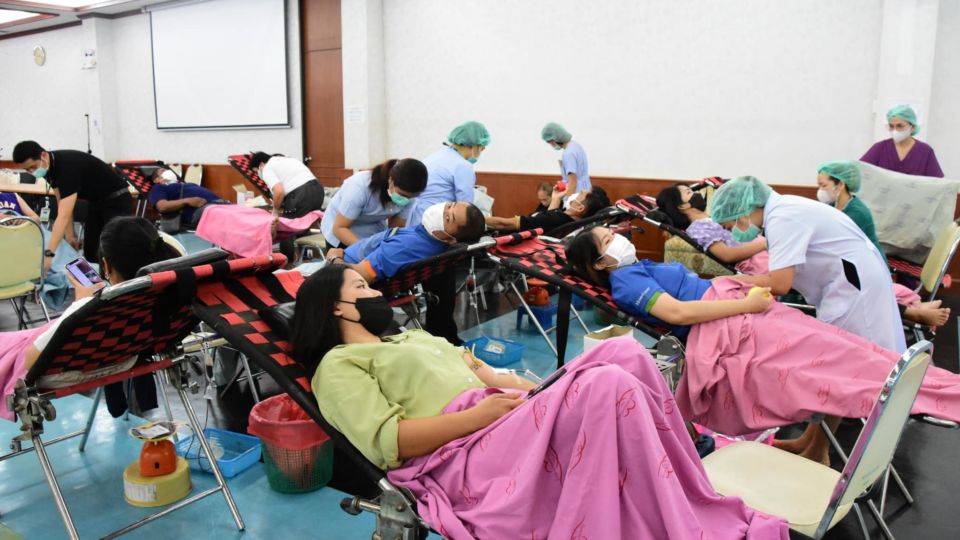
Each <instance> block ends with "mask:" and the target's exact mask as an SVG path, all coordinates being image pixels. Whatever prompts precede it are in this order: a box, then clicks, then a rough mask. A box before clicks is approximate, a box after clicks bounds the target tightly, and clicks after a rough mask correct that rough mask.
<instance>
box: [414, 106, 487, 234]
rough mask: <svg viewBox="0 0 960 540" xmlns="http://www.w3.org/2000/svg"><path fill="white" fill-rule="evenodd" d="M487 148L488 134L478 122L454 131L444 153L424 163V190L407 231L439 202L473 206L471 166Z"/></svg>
mask: <svg viewBox="0 0 960 540" xmlns="http://www.w3.org/2000/svg"><path fill="white" fill-rule="evenodd" d="M489 144H490V132H489V131H487V128H486V127H485V126H484V125H483V124H481V123H480V122H474V121H470V122H465V123H463V124H460V125H459V126H457V127H455V128H453V131H451V132H450V135H448V136H447V142H445V143H444V147H445V148H443V149H441V150H439V151H437V152H435V153H434V154H431V155H430V156H429V157H427V159H425V160H423V164H424V165H426V166H427V174H428V176H427V189H426V190H424V192H423V193H422V194H420V196H419V197H417V200H416V201H415V202H414V203H413V209H412V210H411V211H410V217H409V218H408V219H407V227H416V226H417V225H419V224H420V220H421V219H422V217H421V216H423V212H424V211H425V210H426V209H427V208H430V207H431V206H433V205H434V204H437V203H441V202H468V203H471V204H472V203H473V188H474V186H475V185H476V184H477V174H476V173H475V172H474V171H473V164H474V163H476V162H477V159H478V158H479V157H480V154H482V153H483V151H484V150H485V149H486V148H487V146H488V145H489Z"/></svg>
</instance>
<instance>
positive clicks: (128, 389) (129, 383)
mask: <svg viewBox="0 0 960 540" xmlns="http://www.w3.org/2000/svg"><path fill="white" fill-rule="evenodd" d="M123 393H124V394H125V395H126V396H127V410H125V411H123V421H124V422H129V421H130V407H131V406H132V405H133V379H127V380H125V381H123Z"/></svg>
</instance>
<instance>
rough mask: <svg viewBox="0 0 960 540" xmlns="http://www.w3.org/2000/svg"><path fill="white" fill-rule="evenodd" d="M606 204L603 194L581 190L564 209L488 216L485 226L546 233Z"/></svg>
mask: <svg viewBox="0 0 960 540" xmlns="http://www.w3.org/2000/svg"><path fill="white" fill-rule="evenodd" d="M608 206H610V201H609V200H608V199H607V198H606V197H605V196H604V195H602V194H600V193H594V192H592V191H581V192H580V193H578V194H577V195H575V196H574V197H573V198H572V199H570V206H569V207H568V208H567V209H566V210H564V209H562V208H557V209H554V210H547V211H546V212H540V213H538V214H536V215H533V216H514V217H509V218H504V217H488V218H487V228H488V229H493V230H496V231H510V232H513V231H527V230H530V229H542V230H543V232H545V233H547V232H550V231H552V230H554V229H556V228H557V227H560V226H561V225H566V224H567V223H572V222H574V221H577V220H581V219H586V218H588V217H591V216H593V215H594V214H596V213H597V212H599V211H600V210H603V209H604V208H606V207H608Z"/></svg>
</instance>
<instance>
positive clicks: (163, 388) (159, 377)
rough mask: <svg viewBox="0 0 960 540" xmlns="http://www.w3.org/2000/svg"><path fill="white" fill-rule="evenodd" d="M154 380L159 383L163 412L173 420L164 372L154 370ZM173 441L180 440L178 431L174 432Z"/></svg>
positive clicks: (158, 388)
mask: <svg viewBox="0 0 960 540" xmlns="http://www.w3.org/2000/svg"><path fill="white" fill-rule="evenodd" d="M153 380H154V381H155V382H156V383H157V390H158V391H159V392H160V400H161V401H162V402H163V412H164V413H166V415H167V420H169V421H171V422H173V411H172V410H171V409H170V400H169V399H167V385H166V383H164V382H163V372H161V371H154V372H153ZM173 442H174V443H177V442H180V438H179V437H178V436H177V432H176V431H174V432H173Z"/></svg>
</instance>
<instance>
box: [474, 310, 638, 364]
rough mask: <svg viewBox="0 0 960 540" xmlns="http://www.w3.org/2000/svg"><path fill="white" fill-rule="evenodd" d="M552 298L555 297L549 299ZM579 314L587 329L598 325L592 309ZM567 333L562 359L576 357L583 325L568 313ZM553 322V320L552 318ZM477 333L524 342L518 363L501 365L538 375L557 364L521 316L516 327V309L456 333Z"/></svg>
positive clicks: (553, 356)
mask: <svg viewBox="0 0 960 540" xmlns="http://www.w3.org/2000/svg"><path fill="white" fill-rule="evenodd" d="M553 301H554V302H555V301H556V298H554V299H553ZM580 316H581V318H582V319H583V321H584V323H586V325H587V328H589V329H590V330H591V331H596V330H599V329H600V328H601V327H600V325H599V324H598V323H597V322H596V321H595V320H594V310H593V309H585V310H582V311H581V312H580ZM570 318H571V323H570V333H569V335H568V338H567V352H566V355H565V356H566V359H567V361H569V360H570V359H572V358H574V357H576V356H577V355H579V354H580V353H581V352H583V336H584V334H585V333H586V332H584V330H583V327H582V326H580V323H578V322H577V321H576V319H574V318H573V315H572V314H571V316H570ZM554 322H556V321H555V320H554ZM481 335H484V336H487V337H491V338H502V339H508V340H510V341H514V342H518V343H522V344H523V345H524V353H523V359H522V360H521V361H520V362H517V363H513V364H509V365H506V366H502V367H507V368H511V369H517V370H520V371H523V370H524V369H529V370H530V371H532V372H534V373H536V374H537V375H538V376H540V377H545V376H546V375H549V374H550V373H551V372H553V370H555V369H556V367H557V358H556V356H555V355H554V353H553V351H551V350H550V347H549V346H548V345H547V343H546V341H545V340H544V339H543V336H542V335H540V333H539V332H538V331H537V329H536V327H535V326H534V325H533V324H532V323H531V322H530V321H529V319H528V317H526V316H524V317H523V320H522V323H521V328H520V329H519V330H518V329H517V312H516V311H512V312H508V313H507V314H505V315H502V316H500V317H497V318H496V319H491V320H489V321H487V322H485V323H483V324H482V325H480V326H475V327H473V328H470V329H469V330H464V331H461V332H460V337H461V338H462V339H464V340H471V339H474V338H477V337H480V336H481ZM634 336H636V337H637V339H639V340H640V341H641V342H642V343H643V344H644V345H647V346H650V345H652V344H653V343H654V340H653V339H652V338H649V337H647V336H644V335H643V334H641V333H640V332H639V331H637V330H634ZM550 339H551V340H552V341H553V342H554V343H556V337H555V336H554V334H553V333H552V332H551V333H550Z"/></svg>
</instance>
